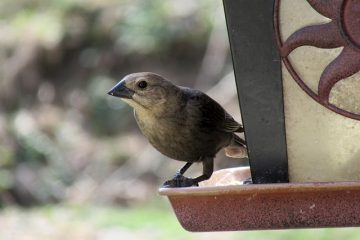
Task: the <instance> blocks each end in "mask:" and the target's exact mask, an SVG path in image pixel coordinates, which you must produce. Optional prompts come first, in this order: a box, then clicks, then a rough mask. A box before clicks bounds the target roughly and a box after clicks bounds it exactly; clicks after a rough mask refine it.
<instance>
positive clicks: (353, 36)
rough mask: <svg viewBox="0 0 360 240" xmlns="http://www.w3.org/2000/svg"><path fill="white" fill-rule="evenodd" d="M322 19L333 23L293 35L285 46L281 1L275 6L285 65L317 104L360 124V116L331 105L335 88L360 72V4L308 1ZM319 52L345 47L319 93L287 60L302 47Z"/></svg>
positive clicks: (336, 0)
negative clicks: (324, 49) (330, 100)
mask: <svg viewBox="0 0 360 240" xmlns="http://www.w3.org/2000/svg"><path fill="white" fill-rule="evenodd" d="M307 1H308V3H309V4H310V5H311V6H312V7H313V8H314V9H315V10H316V11H317V12H318V13H320V14H321V15H323V16H325V17H327V18H330V19H332V21H331V22H329V23H326V24H320V25H312V26H307V27H304V28H301V29H299V30H297V31H296V32H294V33H293V34H292V35H290V37H289V38H288V39H286V41H285V42H283V41H282V39H281V34H280V26H279V7H280V3H281V0H276V2H275V15H274V24H275V30H276V35H277V42H278V45H279V48H280V54H281V56H282V57H283V61H284V64H285V66H286V68H287V69H288V71H289V72H290V74H291V76H292V77H293V78H294V79H295V81H296V82H297V83H298V84H299V86H300V87H301V88H302V89H303V90H304V91H305V92H306V93H307V94H308V95H309V96H310V97H312V98H313V99H314V100H315V101H317V102H319V103H320V104H322V105H323V106H325V107H327V108H328V109H330V110H332V111H334V112H337V113H339V114H341V115H343V116H346V117H349V118H353V119H356V120H360V114H356V113H352V112H349V111H346V110H344V109H340V108H338V107H337V106H335V105H333V104H331V103H330V102H329V95H330V92H331V89H332V88H333V86H334V85H335V84H336V83H337V82H339V81H342V80H343V79H345V78H347V77H350V76H352V75H354V74H355V73H357V72H359V71H360V1H359V0H326V1H323V0H307ZM305 45H308V46H314V47H318V48H337V47H344V48H343V50H342V52H341V53H340V54H339V56H337V57H336V58H335V59H334V60H333V61H332V62H331V63H330V64H329V65H328V66H327V67H326V68H325V70H324V71H323V73H322V74H321V77H320V80H319V85H318V93H315V92H314V91H312V90H311V89H310V88H309V87H308V86H307V85H306V84H305V83H304V82H303V80H302V79H301V78H300V77H299V75H298V74H297V72H296V71H295V70H294V68H293V66H292V64H291V62H290V61H289V59H288V58H287V56H288V55H289V54H290V53H291V52H292V51H293V50H294V49H295V48H298V47H300V46H305Z"/></svg>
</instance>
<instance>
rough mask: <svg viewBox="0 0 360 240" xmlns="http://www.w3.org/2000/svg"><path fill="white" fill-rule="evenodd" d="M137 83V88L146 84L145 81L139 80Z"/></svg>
mask: <svg viewBox="0 0 360 240" xmlns="http://www.w3.org/2000/svg"><path fill="white" fill-rule="evenodd" d="M137 85H138V87H139V88H142V89H144V88H146V86H147V82H145V81H140V82H138V84H137Z"/></svg>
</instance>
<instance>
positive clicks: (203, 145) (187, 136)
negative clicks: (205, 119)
mask: <svg viewBox="0 0 360 240" xmlns="http://www.w3.org/2000/svg"><path fill="white" fill-rule="evenodd" d="M135 118H136V121H137V123H138V125H139V128H140V130H141V131H142V133H143V134H144V135H145V137H146V138H147V139H148V140H149V142H150V143H151V144H152V145H153V146H154V147H155V148H156V149H157V150H158V151H159V152H161V153H162V154H164V155H166V156H168V157H170V158H173V159H176V160H181V161H198V160H199V159H200V157H202V156H213V155H215V154H216V152H217V151H218V150H219V149H220V148H222V147H223V146H225V145H227V144H228V143H227V138H228V136H225V135H224V136H223V135H217V134H218V133H217V132H212V131H206V132H204V131H199V129H198V128H197V127H196V125H194V124H191V123H190V122H188V121H187V120H186V118H184V116H182V117H181V115H180V114H179V116H178V117H176V118H169V117H168V118H157V117H152V116H149V115H147V114H143V113H141V112H140V113H138V112H135Z"/></svg>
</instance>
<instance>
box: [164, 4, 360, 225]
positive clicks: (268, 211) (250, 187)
mask: <svg viewBox="0 0 360 240" xmlns="http://www.w3.org/2000/svg"><path fill="white" fill-rule="evenodd" d="M303 1H304V2H305V4H308V5H306V6H307V8H305V9H307V10H304V11H298V9H296V8H295V7H294V6H296V5H297V4H299V3H303V2H301V1H300V0H299V1H295V0H291V1H290V0H288V1H285V0H223V3H224V10H225V16H226V23H227V29H228V34H229V40H230V47H231V53H232V60H233V65H234V73H235V80H236V86H237V92H238V96H239V103H240V108H241V116H242V122H243V125H244V129H245V137H246V142H247V149H248V156H249V164H250V168H235V169H226V170H220V171H217V172H215V173H214V174H213V176H212V177H211V179H210V180H209V181H206V182H204V183H202V185H201V186H200V187H191V188H161V189H160V190H159V192H160V194H161V195H164V196H167V197H168V198H169V200H170V202H171V205H172V207H173V208H174V211H175V213H176V216H177V218H178V220H179V221H180V223H181V225H182V226H183V227H184V228H185V229H187V230H189V231H233V230H250V229H285V228H318V227H351V226H360V204H359V202H360V182H358V181H349V182H319V181H322V179H326V180H332V179H334V180H335V179H348V180H356V179H358V176H359V175H358V174H352V175H351V174H349V173H351V172H353V171H352V170H358V169H359V165H358V164H357V162H355V163H354V160H353V159H355V161H356V160H357V159H358V155H356V151H355V149H356V148H357V145H356V140H357V139H358V137H357V135H354V132H356V131H357V129H360V125H359V122H355V121H357V120H360V114H359V113H356V111H355V112H351V113H350V112H347V111H348V110H344V109H340V107H341V106H342V105H339V106H335V105H333V104H331V102H330V101H329V99H328V95H329V91H330V90H331V88H332V86H333V85H331V84H334V81H333V80H334V79H335V80H336V81H338V80H339V79H340V80H341V79H345V78H346V77H349V74H351V73H355V72H357V71H358V70H359V69H358V67H359V65H357V64H350V63H354V61H355V60H356V59H358V56H359V53H360V52H359V51H358V50H360V45H359V42H358V41H360V40H359V39H360V38H359V36H360V35H359V31H358V28H357V26H358V25H356V24H357V23H356V21H357V19H358V18H357V17H358V16H359V13H358V11H356V9H358V7H359V6H360V3H359V2H358V1H349V0H343V1H331V2H332V3H331V4H330V3H327V2H326V1H321V0H307V1H305V0H303ZM329 2H330V1H329ZM282 3H284V5H282ZM286 3H287V5H286ZM290 3H291V5H290ZM335 3H336V4H335ZM334 4H335V5H334ZM282 6H285V7H286V6H287V7H288V8H287V9H288V10H289V11H298V12H301V13H305V12H306V11H309V12H313V10H312V9H309V8H310V7H312V8H314V9H315V10H316V11H317V12H318V13H322V14H325V15H324V16H331V17H332V25H331V26H332V27H336V28H340V30H341V31H340V30H339V31H338V30H337V29H335V30H336V31H335V30H334V31H335V33H338V32H341V34H339V35H337V36H338V37H339V38H341V39H343V40H341V43H342V44H343V45H342V46H343V47H344V49H346V52H347V53H348V51H350V53H351V54H350V55H349V54H347V55H346V54H345V57H343V56H342V54H340V55H339V56H342V57H341V60H339V59H338V58H337V60H334V61H333V62H332V63H331V64H330V65H329V66H330V67H326V69H327V70H326V69H325V70H326V71H327V73H329V72H330V73H331V74H324V75H326V76H328V77H329V76H330V77H335V78H334V79H333V78H330V80H329V79H327V80H326V79H325V80H326V81H325V80H324V81H325V82H324V81H323V82H322V84H323V85H324V86H326V87H322V88H320V90H321V91H320V95H319V94H318V92H313V91H312V90H311V89H310V88H309V87H308V86H307V85H306V84H305V82H304V81H303V80H301V79H300V76H301V74H300V75H299V74H298V73H297V72H296V71H295V70H296V68H294V67H293V66H292V60H291V58H288V55H289V54H290V52H291V51H292V50H293V49H295V48H298V47H299V46H303V45H310V46H315V47H320V48H327V47H329V46H328V45H329V44H328V42H327V39H328V38H329V37H328V36H329V34H330V35H332V34H333V33H330V32H327V30H329V28H328V27H326V26H328V24H324V25H325V26H323V25H320V27H319V26H312V27H310V28H308V27H304V28H303V29H300V30H298V31H297V32H296V33H295V34H294V36H293V37H289V38H287V39H286V38H285V39H284V40H285V42H284V41H283V39H282V36H281V35H282V33H281V24H283V23H286V22H287V21H286V19H285V18H284V19H283V18H281V16H280V15H281V14H280V12H281V10H284V11H285V9H286V8H283V7H282ZM289 6H291V7H289ZM329 6H331V7H329ZM285 15H286V16H291V12H288V13H287V14H285ZM303 15H304V14H303ZM302 19H307V17H306V16H304V17H303V18H302ZM300 20H301V19H300ZM292 21H293V22H296V21H294V20H292ZM290 22H291V19H290ZM311 29H312V30H311ZM314 29H316V31H315V30H314ZM319 29H325V30H322V31H318V30H319ZM335 33H334V34H335ZM289 39H290V40H289ZM339 41H340V40H339ZM320 43H321V44H320ZM280 50H281V53H282V58H281V57H280V54H279V53H280ZM300 50H301V49H299V51H300ZM344 51H345V50H344ZM307 55H309V53H308V54H307ZM354 59H355V60H354ZM343 60H344V61H345V60H346V61H345V62H346V63H348V64H346V63H344V62H342V61H343ZM282 62H283V63H284V66H283V68H282ZM355 62H356V61H355ZM305 66H306V65H305ZM285 67H286V69H288V71H289V73H290V75H291V76H290V75H289V74H287V75H286V74H284V75H283V71H282V69H285ZM329 68H331V69H330V70H329ZM304 69H308V68H304ZM334 69H335V70H334ZM325 70H324V72H325ZM332 70H334V71H332ZM337 72H341V73H342V75H341V76H340V75H339V76H338V75H336V74H335V73H337ZM285 73H286V71H285ZM312 75H316V74H312ZM283 76H284V78H283ZM291 77H292V78H293V79H291ZM293 80H295V81H296V82H297V84H298V86H297V85H292V81H293ZM311 80H312V81H319V84H320V80H319V79H311ZM283 83H285V84H284V86H285V87H284V88H283ZM286 83H287V84H288V85H286ZM290 83H291V84H290ZM289 86H290V87H289ZM291 86H294V87H291ZM300 89H302V90H303V92H301V91H302V90H300ZM351 89H357V88H356V86H353V87H351ZM343 94H345V97H344V96H343V98H341V99H349V98H350V99H351V98H354V96H352V95H348V92H346V91H345V92H343ZM295 97H296V98H295ZM290 100H291V101H290ZM295 100H296V101H295ZM351 100H353V102H354V103H355V104H353V105H349V106H352V108H351V109H352V110H354V109H355V110H356V109H357V107H358V106H359V105H357V104H356V103H358V101H356V100H354V99H351ZM284 101H285V104H284ZM313 101H315V102H317V103H315V102H313ZM290 102H296V103H297V104H295V105H291V104H290ZM294 109H295V110H297V111H292V110H294ZM351 109H350V110H351ZM350 110H349V111H350ZM285 113H286V114H285ZM285 115H286V116H285ZM285 118H286V119H285ZM285 120H287V124H285ZM300 123H301V124H300ZM304 123H310V124H312V126H313V128H307V125H306V124H304ZM314 123H315V124H314ZM322 123H332V125H331V124H329V125H327V124H322ZM285 125H286V126H285ZM294 126H295V127H297V128H295V130H294ZM314 126H315V127H314ZM327 126H329V128H328V129H327V128H326V127H327ZM334 129H336V130H339V129H340V130H342V131H334ZM314 130H315V131H316V130H319V132H320V133H319V134H316V133H314ZM320 130H321V131H320ZM329 131H330V133H331V134H328V133H329ZM295 133H298V134H295ZM335 133H336V134H335ZM330 138H331V140H329V139H330ZM286 139H288V140H289V141H288V142H289V144H292V145H291V147H289V146H288V145H287V141H286ZM294 140H297V141H294ZM294 142H296V144H294ZM294 146H295V148H296V150H301V151H300V152H301V154H298V155H297V156H296V157H294V156H295V155H294V151H293V150H294ZM344 146H346V147H347V148H346V149H345V148H344ZM326 147H328V152H327V151H326V150H324V149H326ZM309 148H311V149H310V150H309ZM318 149H319V151H318V152H317V150H318ZM288 150H289V153H290V151H291V153H290V154H289V155H291V157H288ZM336 150H339V151H341V152H346V153H347V156H346V157H344V156H343V155H341V154H336V158H335V157H334V156H335V154H333V155H331V154H330V152H332V153H334V152H335V153H337V152H336ZM310 153H312V154H310ZM357 153H358V152H357ZM344 155H345V154H344ZM304 156H306V157H304ZM329 157H332V158H329ZM288 162H291V163H292V165H291V169H290V173H291V174H289V168H288ZM340 162H341V163H347V164H343V166H342V167H343V168H339V169H336V166H339V164H338V163H340ZM294 163H296V164H294ZM303 163H306V164H305V166H302V167H300V168H299V167H298V166H301V164H303ZM351 163H352V164H351ZM294 166H295V167H294ZM312 166H314V167H312ZM341 169H342V170H341ZM344 169H345V170H344ZM341 171H342V172H341ZM250 172H251V173H250ZM299 173H300V174H299ZM337 173H338V174H340V176H341V177H338V176H336V174H337ZM325 174H327V175H326V177H325ZM250 175H251V177H252V181H253V184H243V181H244V180H246V179H248V178H249V177H250ZM299 175H300V177H301V178H299ZM350 175H351V176H350ZM289 176H290V178H291V180H292V182H290V183H289ZM312 180H314V181H317V182H316V183H308V182H309V181H312ZM295 182H296V183H295ZM298 182H307V183H298Z"/></svg>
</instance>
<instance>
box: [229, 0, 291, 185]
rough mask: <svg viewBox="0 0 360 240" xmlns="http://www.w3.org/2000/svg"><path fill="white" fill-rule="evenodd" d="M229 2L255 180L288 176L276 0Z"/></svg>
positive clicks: (273, 180)
mask: <svg viewBox="0 0 360 240" xmlns="http://www.w3.org/2000/svg"><path fill="white" fill-rule="evenodd" d="M223 2H224V8H225V15H226V22H227V28H228V34H229V39H230V46H231V52H232V58H233V65H234V72H235V78H236V85H237V90H238V96H239V101H240V106H241V113H242V119H243V124H244V128H245V136H246V141H247V144H248V150H249V161H250V168H251V173H252V178H253V182H254V183H276V182H288V181H289V180H288V162H287V150H286V135H285V120H284V105H283V88H282V78H281V76H282V75H281V60H280V56H279V52H278V48H277V44H276V40H275V29H274V26H273V13H274V0H223Z"/></svg>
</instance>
